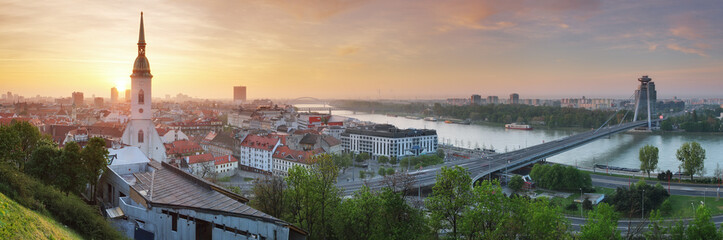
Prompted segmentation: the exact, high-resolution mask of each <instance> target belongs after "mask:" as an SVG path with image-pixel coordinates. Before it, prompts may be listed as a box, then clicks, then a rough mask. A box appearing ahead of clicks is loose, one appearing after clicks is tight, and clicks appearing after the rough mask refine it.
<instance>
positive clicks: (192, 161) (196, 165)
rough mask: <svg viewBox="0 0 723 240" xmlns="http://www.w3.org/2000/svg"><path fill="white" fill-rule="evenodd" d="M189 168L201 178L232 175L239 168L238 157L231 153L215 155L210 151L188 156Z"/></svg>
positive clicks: (186, 159)
mask: <svg viewBox="0 0 723 240" xmlns="http://www.w3.org/2000/svg"><path fill="white" fill-rule="evenodd" d="M184 160H185V161H186V163H187V164H188V169H189V170H190V172H191V173H192V174H193V175H196V176H198V177H201V178H208V177H212V176H219V177H225V176H231V175H233V174H234V172H235V170H236V169H238V159H236V158H235V157H233V156H231V155H225V156H219V157H214V156H213V155H212V154H210V153H204V154H198V155H191V156H186V157H185V158H184Z"/></svg>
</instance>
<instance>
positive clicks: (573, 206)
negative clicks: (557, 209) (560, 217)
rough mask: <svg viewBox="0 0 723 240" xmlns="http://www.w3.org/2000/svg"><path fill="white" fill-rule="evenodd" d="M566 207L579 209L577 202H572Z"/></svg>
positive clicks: (572, 209)
mask: <svg viewBox="0 0 723 240" xmlns="http://www.w3.org/2000/svg"><path fill="white" fill-rule="evenodd" d="M565 209H566V210H568V211H577V203H575V202H571V203H570V204H569V205H567V207H565Z"/></svg>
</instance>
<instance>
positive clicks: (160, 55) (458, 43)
mask: <svg viewBox="0 0 723 240" xmlns="http://www.w3.org/2000/svg"><path fill="white" fill-rule="evenodd" d="M141 11H143V12H144V22H145V34H146V35H145V36H146V42H147V43H148V46H147V54H146V55H147V57H148V59H149V61H150V66H151V73H152V74H153V76H154V77H153V88H154V89H153V94H154V97H163V96H165V95H166V94H170V95H171V96H175V95H176V94H178V93H184V94H187V95H190V96H193V97H201V98H214V99H222V98H223V99H230V98H231V97H232V86H235V85H245V86H247V87H248V96H249V98H251V99H254V98H296V97H305V96H309V97H316V98H361V99H369V98H371V99H376V98H387V99H389V98H398V99H401V98H411V99H413V98H420V99H421V98H447V97H468V96H469V95H470V94H481V95H483V96H487V95H498V96H501V97H505V96H507V95H509V94H510V93H512V92H516V93H519V94H520V97H521V98H547V97H550V98H553V97H579V96H583V95H584V96H587V97H619V98H627V97H629V96H630V95H631V94H632V93H633V90H634V89H635V87H636V83H637V81H636V79H637V78H638V77H640V75H643V74H647V75H650V77H652V78H653V81H655V83H656V86H657V89H658V94H659V96H660V97H661V98H670V97H673V96H678V97H722V96H723V94H721V90H722V89H723V51H722V48H721V47H722V44H723V43H722V41H721V39H723V24H722V23H723V3H721V2H720V1H713V0H711V1H657V0H656V1H649V0H644V1H617V0H616V1H594V0H541V1H532V0H529V1H519V0H510V1H484V0H481V1H465V0H449V1H442V0H368V1H347V0H310V1H290V0H241V1H226V0H208V1H190V0H179V1H170V0H169V1H126V0H123V1H105V0H100V1H98V0H96V1H82V0H70V1H27V0H20V1H15V0H10V1H7V0H0V25H1V26H0V92H3V93H4V92H7V91H11V92H13V93H18V94H21V95H24V96H26V97H32V96H35V95H38V94H39V95H41V96H52V97H69V96H70V95H71V93H72V92H74V91H81V92H84V94H85V96H86V97H90V96H91V95H96V96H98V97H106V98H107V97H109V95H110V88H111V87H114V86H119V87H120V88H128V87H130V78H129V75H130V74H131V68H132V64H133V60H134V59H135V57H136V42H137V41H138V27H139V20H140V12H141Z"/></svg>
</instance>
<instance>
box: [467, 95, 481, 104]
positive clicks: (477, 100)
mask: <svg viewBox="0 0 723 240" xmlns="http://www.w3.org/2000/svg"><path fill="white" fill-rule="evenodd" d="M469 104H470V105H480V104H482V96H480V95H479V94H474V95H472V97H470V98H469Z"/></svg>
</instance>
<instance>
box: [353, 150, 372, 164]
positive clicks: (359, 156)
mask: <svg viewBox="0 0 723 240" xmlns="http://www.w3.org/2000/svg"><path fill="white" fill-rule="evenodd" d="M369 158H371V156H370V155H369V153H365V152H363V153H359V154H357V155H356V161H357V162H359V163H362V162H364V161H366V160H368V159H369Z"/></svg>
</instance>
